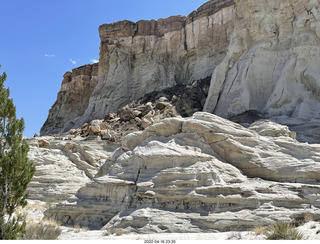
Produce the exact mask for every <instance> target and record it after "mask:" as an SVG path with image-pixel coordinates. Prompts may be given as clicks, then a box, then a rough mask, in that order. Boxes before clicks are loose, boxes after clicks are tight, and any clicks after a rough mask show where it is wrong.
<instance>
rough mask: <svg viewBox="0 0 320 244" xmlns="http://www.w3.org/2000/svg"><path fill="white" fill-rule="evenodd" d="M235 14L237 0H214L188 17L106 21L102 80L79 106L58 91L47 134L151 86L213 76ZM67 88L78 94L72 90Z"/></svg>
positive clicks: (101, 31)
mask: <svg viewBox="0 0 320 244" xmlns="http://www.w3.org/2000/svg"><path fill="white" fill-rule="evenodd" d="M234 14H235V9H234V1H233V0H225V1H221V0H218V1H217V0H213V1H209V2H207V3H205V4H204V5H202V6H201V7H200V8H199V9H198V10H197V11H194V12H192V13H191V14H190V15H188V16H187V17H184V16H172V17H169V18H167V19H159V20H158V21H155V20H150V21H145V20H141V21H138V22H137V23H134V22H131V21H127V20H124V21H119V22H115V23H111V24H104V25H102V26H100V27H99V34H100V38H101V45H100V59H99V72H98V77H97V78H95V80H97V81H98V82H97V84H96V86H95V87H94V89H93V90H92V92H89V91H86V92H84V93H83V94H82V95H81V96H82V97H85V100H87V99H88V101H89V102H85V103H81V102H80V103H79V104H78V107H77V106H74V107H73V109H75V110H76V111H71V110H72V108H71V106H67V107H68V112H67V110H66V109H65V103H66V102H67V101H66V100H69V98H63V99H62V98H59V95H58V99H57V101H56V103H55V104H54V105H53V106H52V108H51V110H50V111H49V116H48V120H47V122H46V123H45V124H44V126H43V127H42V129H41V134H42V135H45V134H50V133H59V132H64V131H67V130H69V129H70V128H71V127H72V126H73V127H79V126H81V125H82V123H84V122H87V121H89V120H92V119H96V118H100V119H101V118H104V117H105V115H106V114H108V113H109V112H116V111H117V110H118V109H119V108H120V107H122V106H124V105H126V104H127V103H129V102H132V101H133V100H135V99H138V98H140V97H141V96H143V95H144V94H146V93H148V92H152V91H155V90H160V89H163V88H167V87H171V86H174V85H176V84H181V83H182V84H188V83H190V82H192V81H194V80H199V79H203V78H206V77H209V76H211V74H212V72H213V70H214V68H215V67H216V66H217V65H218V64H219V63H220V62H221V61H222V60H223V58H224V57H225V55H226V52H227V47H228V43H229V40H230V35H231V33H232V32H233V18H234ZM75 84H77V83H75ZM90 87H91V86H90ZM90 91H91V89H90ZM59 94H60V93H59ZM63 94H64V96H66V97H68V96H72V92H71V93H63ZM61 95H62V94H61ZM62 110H66V111H62ZM80 111H81V113H82V115H81V114H80ZM57 121H59V122H57Z"/></svg>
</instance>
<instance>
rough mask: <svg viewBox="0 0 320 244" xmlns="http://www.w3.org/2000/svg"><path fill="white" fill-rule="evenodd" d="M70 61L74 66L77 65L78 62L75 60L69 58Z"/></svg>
mask: <svg viewBox="0 0 320 244" xmlns="http://www.w3.org/2000/svg"><path fill="white" fill-rule="evenodd" d="M69 61H70V62H71V63H73V64H74V65H76V64H77V61H75V60H73V59H72V58H69Z"/></svg>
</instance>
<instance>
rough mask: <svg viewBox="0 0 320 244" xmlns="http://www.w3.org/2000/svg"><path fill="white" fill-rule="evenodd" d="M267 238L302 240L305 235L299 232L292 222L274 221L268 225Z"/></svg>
mask: <svg viewBox="0 0 320 244" xmlns="http://www.w3.org/2000/svg"><path fill="white" fill-rule="evenodd" d="M266 236H267V240H304V239H306V237H305V236H304V235H303V234H302V233H301V232H299V231H298V230H297V229H296V228H295V227H294V226H293V225H292V224H290V223H285V222H276V223H274V224H273V225H272V226H270V227H269V229H268V231H267V233H266Z"/></svg>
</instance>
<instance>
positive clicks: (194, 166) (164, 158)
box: [45, 112, 320, 233]
mask: <svg viewBox="0 0 320 244" xmlns="http://www.w3.org/2000/svg"><path fill="white" fill-rule="evenodd" d="M264 125H265V126H264ZM271 126H272V128H273V129H272V133H268V132H266V130H262V129H261V128H270V127H271ZM319 172H320V146H319V145H318V144H314V145H311V144H306V143H300V142H298V141H296V140H295V139H294V134H292V133H290V131H289V130H288V128H287V127H284V126H282V125H278V124H276V123H273V122H270V121H259V122H256V123H255V124H253V125H252V128H251V129H250V128H249V129H247V128H245V127H242V126H241V125H239V124H236V123H233V122H231V121H228V120H225V119H223V118H220V117H218V116H215V115H212V114H208V113H202V112H198V113H195V114H194V115H193V116H192V117H189V118H181V117H176V118H168V119H164V120H162V121H161V122H160V123H157V124H154V125H151V126H149V127H148V128H146V129H145V130H144V131H140V132H136V133H132V134H129V135H127V136H126V137H125V138H124V139H123V141H122V145H121V147H119V148H118V149H117V150H115V151H114V152H113V154H112V155H110V156H109V157H108V158H107V160H106V162H105V164H104V165H103V166H102V167H101V168H100V170H99V172H98V173H97V175H96V177H95V178H93V179H92V180H91V181H90V182H87V183H86V184H84V185H83V186H82V187H81V188H80V189H79V190H78V191H77V193H76V195H75V196H76V197H73V198H72V199H70V200H69V201H65V202H63V203H61V204H58V205H56V206H55V207H53V208H51V209H49V210H47V211H46V212H45V216H46V217H48V218H55V219H56V220H59V221H62V222H63V223H64V224H71V225H72V224H79V225H80V226H89V227H90V228H96V229H100V228H102V227H103V226H104V228H105V229H110V228H119V229H123V230H126V231H130V232H137V233H161V232H167V233H174V232H175V233H179V232H181V233H183V232H212V231H219V232H220V231H229V230H238V231H243V230H248V229H253V228H254V227H257V226H263V225H269V224H270V223H272V222H274V221H294V220H299V219H301V218H303V217H304V216H305V215H307V214H309V215H311V216H312V217H313V219H315V220H316V219H320V202H319V196H320V185H319V182H320V174H319Z"/></svg>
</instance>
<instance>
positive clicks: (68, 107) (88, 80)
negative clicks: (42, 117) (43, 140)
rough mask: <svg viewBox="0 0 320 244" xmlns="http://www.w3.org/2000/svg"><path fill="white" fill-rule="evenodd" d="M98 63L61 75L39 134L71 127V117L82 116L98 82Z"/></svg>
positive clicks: (57, 131) (56, 131)
mask: <svg viewBox="0 0 320 244" xmlns="http://www.w3.org/2000/svg"><path fill="white" fill-rule="evenodd" d="M98 67H99V65H98V64H92V65H85V66H82V67H79V68H76V69H73V70H72V72H67V73H65V74H64V76H63V81H62V84H61V88H60V91H59V93H58V95H57V100H56V102H55V103H54V104H53V105H52V108H51V109H50V111H49V115H48V118H47V120H46V122H45V123H44V125H43V127H42V128H41V134H44V135H46V134H51V133H59V132H61V131H62V130H68V129H71V128H72V127H73V125H74V123H73V122H72V120H73V119H75V118H77V117H79V116H82V115H83V113H84V112H85V110H86V108H87V107H88V105H89V99H90V96H91V94H92V91H93V90H94V88H95V87H96V85H97V83H98Z"/></svg>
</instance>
